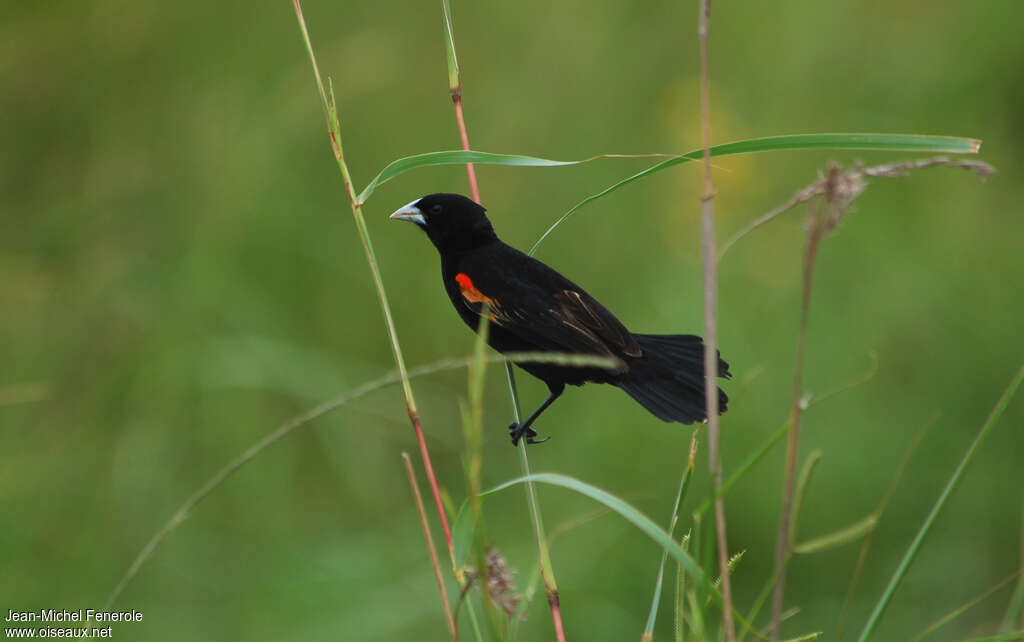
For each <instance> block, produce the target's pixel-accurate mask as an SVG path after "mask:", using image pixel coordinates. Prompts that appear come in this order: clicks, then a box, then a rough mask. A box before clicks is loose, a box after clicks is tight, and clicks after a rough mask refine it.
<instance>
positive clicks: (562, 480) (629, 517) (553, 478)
mask: <svg viewBox="0 0 1024 642" xmlns="http://www.w3.org/2000/svg"><path fill="white" fill-rule="evenodd" d="M531 481H532V482H540V483H544V484H550V485H552V486H561V487H562V488H567V489H569V490H574V491H576V492H577V493H580V494H581V495H584V496H586V497H589V498H591V499H593V500H594V501H596V502H598V503H601V504H604V505H605V506H607V507H608V508H610V509H611V510H613V511H615V512H616V513H618V514H619V515H620V516H621V517H623V518H624V519H625V520H626V521H628V522H630V523H631V524H633V525H634V526H636V527H637V528H639V529H640V530H641V531H642V532H643V533H644V534H645V535H647V536H648V537H650V538H651V539H652V540H654V541H655V543H657V544H658V545H659V546H661V547H662V548H663V549H665V550H667V551H668V553H669V555H671V556H672V557H674V558H675V559H676V561H678V562H679V564H680V565H681V566H682V567H683V568H684V569H686V572H687V573H689V574H690V575H691V576H692V577H693V578H694V580H695V581H696V582H697V585H698V586H699V587H702V588H703V589H704V590H705V591H707V592H708V593H709V594H710V595H711V597H712V599H713V600H714V602H715V603H716V604H719V605H720V604H721V603H722V595H721V593H719V592H718V590H717V589H716V588H715V587H714V586H713V585H712V584H711V581H710V580H709V579H708V576H707V574H705V573H704V570H703V569H702V568H701V567H700V565H699V564H697V562H696V560H694V559H693V557H691V556H690V555H689V554H688V553H687V552H686V551H684V550H683V548H682V547H681V546H680V545H679V544H677V543H676V542H675V541H674V540H673V539H672V537H671V536H670V535H669V534H668V533H667V532H665V531H664V530H662V528H661V527H660V526H658V525H657V524H656V523H655V522H654V520H652V519H651V518H650V517H647V516H646V515H644V514H643V513H641V512H640V511H639V510H637V509H636V508H634V507H633V506H631V505H630V504H628V503H626V502H625V501H623V500H621V499H619V498H618V497H616V496H615V495H612V494H611V493H609V492H608V491H606V490H603V489H600V488H598V487H597V486H593V485H591V484H588V483H586V482H584V481H581V480H579V479H576V478H574V477H569V476H568V475H560V474H558V473H533V474H530V475H525V476H523V477H517V478H515V479H510V480H509V481H507V482H504V483H502V484H499V485H497V486H495V487H494V488H491V489H490V490H487V491H484V492H483V493H481V496H484V497H486V496H488V495H492V494H494V493H497V492H499V491H502V490H505V489H506V488H510V487H512V486H515V485H516V484H523V483H526V482H531ZM733 616H734V617H735V618H736V621H737V622H739V623H740V624H741V625H742V626H743V627H745V628H747V629H751V628H752V626H751V624H750V623H749V622H748V621H747V620H746V618H744V617H743V614H742V613H739V612H736V611H735V609H734V613H733ZM755 634H756V633H755Z"/></svg>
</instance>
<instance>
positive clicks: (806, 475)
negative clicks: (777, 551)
mask: <svg viewBox="0 0 1024 642" xmlns="http://www.w3.org/2000/svg"><path fill="white" fill-rule="evenodd" d="M821 457H822V454H821V451H820V450H817V449H815V450H812V451H811V454H810V455H808V456H807V461H806V462H804V467H803V468H802V469H801V470H800V477H798V478H797V482H796V492H795V493H793V512H792V514H791V515H790V517H789V541H790V542H793V541H794V540H796V537H797V532H798V529H799V527H800V509H801V508H803V505H804V498H805V497H806V496H807V488H808V486H810V484H811V477H812V476H813V475H814V469H815V468H817V466H818V462H819V461H821ZM791 550H792V549H791Z"/></svg>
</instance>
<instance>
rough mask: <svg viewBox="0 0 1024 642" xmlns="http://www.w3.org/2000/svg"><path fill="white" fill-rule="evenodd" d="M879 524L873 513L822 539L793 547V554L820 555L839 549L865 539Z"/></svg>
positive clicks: (818, 538) (816, 538)
mask: <svg viewBox="0 0 1024 642" xmlns="http://www.w3.org/2000/svg"><path fill="white" fill-rule="evenodd" d="M877 524H878V516H877V515H875V514H874V513H872V514H870V515H868V516H867V517H865V518H864V519H862V520H860V521H859V522H855V523H853V524H850V525H849V526H847V527H846V528H841V529H839V530H837V531H835V532H832V533H829V534H828V535H822V536H821V537H815V538H814V539H809V540H807V541H806V542H802V543H800V544H796V545H794V546H793V552H794V553H797V554H798V555H808V554H810V553H820V552H821V551H827V550H829V549H831V548H837V547H839V546H842V545H843V544H848V543H850V542H853V541H856V540H858V539H860V538H861V537H864V536H865V535H867V534H868V533H870V532H871V531H872V530H873V529H874V528H875V525H877Z"/></svg>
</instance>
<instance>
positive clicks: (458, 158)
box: [357, 134, 981, 249]
mask: <svg viewBox="0 0 1024 642" xmlns="http://www.w3.org/2000/svg"><path fill="white" fill-rule="evenodd" d="M980 146H981V141H980V140H977V139H973V138H956V137H952V136H922V135H916V134H796V135H791V136H768V137H765V138H749V139H747V140H739V141H734V142H731V143H723V144H722V145H716V146H715V147H712V148H711V155H712V156H732V155H736V154H753V153H756V152H769V151H781V150H798V149H862V150H879V151H902V152H916V151H919V152H932V153H950V154H971V153H977V151H978V149H979V148H980ZM701 153H702V152H701V151H700V150H695V151H691V152H687V153H685V154H680V155H679V156H673V157H670V158H667V159H666V160H663V161H661V162H660V163H657V164H656V165H653V166H652V167H649V168H647V169H645V170H644V171H642V172H640V173H638V174H634V175H632V176H630V177H628V178H626V179H624V180H622V181H619V182H618V183H615V184H614V185H612V186H611V187H608V188H606V189H604V190H602V191H601V192H599V193H598V194H595V195H594V196H591V197H588V198H586V199H584V200H583V201H581V202H580V203H578V204H577V205H576V206H575V207H573V208H572V209H571V210H570V211H569V212H568V213H566V214H564V215H563V216H562V218H560V219H559V221H558V222H557V223H556V224H555V225H554V226H553V227H552V229H549V230H548V232H545V234H544V236H545V237H546V236H547V235H548V234H550V233H551V232H552V231H553V228H554V227H558V225H560V224H561V222H564V221H565V219H567V218H568V217H569V216H571V214H572V213H574V212H575V211H576V210H578V209H579V208H580V207H582V206H583V205H585V204H587V203H590V202H591V201H594V200H596V199H598V198H601V197H602V196H605V195H607V194H610V193H612V192H614V191H615V190H617V189H618V188H620V187H623V186H624V185H628V184H629V183H632V182H634V181H637V180H640V179H641V178H645V177H647V176H650V175H651V174H655V173H657V172H660V171H662V170H665V169H668V168H670V167H674V166H676V165H679V164H682V163H688V162H690V161H692V160H696V159H699V158H700V156H701ZM652 156H664V154H600V155H597V156H591V157H590V158H584V159H581V160H570V161H560V160H551V159H548V158H539V157H536V156H523V155H518V154H492V153H490V152H478V151H472V150H470V151H464V150H449V151H440V152H427V153H425V154H416V155H414V156H405V157H403V158H399V159H398V160H395V161H392V162H391V163H390V164H388V166H387V167H385V168H384V169H383V170H381V172H380V173H379V174H377V176H375V177H374V178H373V180H371V181H370V183H369V184H368V185H367V186H366V188H365V189H364V190H363V191H362V192H361V193H360V194H359V196H358V198H357V200H358V203H359V204H360V205H361V204H363V203H365V202H366V201H367V200H369V198H370V196H371V195H373V192H374V191H375V190H376V189H377V187H378V186H380V185H382V184H384V183H386V182H388V181H389V180H391V179H393V178H395V177H396V176H399V175H401V174H404V173H405V172H408V171H410V170H413V169H417V168H420V167H434V166H437V165H462V164H464V163H480V164H484V165H506V166H513V167H566V166H569V165H579V164H581V163H587V162H590V161H594V160H598V159H600V158H649V157H652ZM534 249H536V248H534Z"/></svg>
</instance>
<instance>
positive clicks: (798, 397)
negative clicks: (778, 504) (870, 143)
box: [772, 213, 824, 640]
mask: <svg viewBox="0 0 1024 642" xmlns="http://www.w3.org/2000/svg"><path fill="white" fill-rule="evenodd" d="M809 220H810V229H809V230H808V232H807V249H806V251H805V253H804V275H803V294H802V295H801V300H800V333H799V336H798V338H797V348H796V372H795V375H794V376H793V407H792V410H791V415H790V422H789V446H788V447H787V449H786V482H785V490H784V492H783V499H782V513H781V514H780V516H779V534H778V537H777V539H776V542H775V576H776V578H775V588H774V589H773V591H772V640H778V639H779V626H780V625H781V623H782V600H783V595H784V587H785V584H786V561H787V560H788V559H789V548H790V544H789V538H790V532H789V525H790V516H791V514H792V511H793V488H794V480H795V478H796V461H797V452H798V449H799V445H800V417H801V415H802V413H803V410H804V400H803V395H802V393H801V390H802V389H803V374H804V353H805V349H806V345H807V318H808V316H809V314H810V308H811V282H812V279H813V277H814V260H815V258H816V257H817V254H818V243H819V241H821V238H822V234H823V232H824V227H823V224H822V222H821V217H820V216H818V215H817V213H812V214H811V216H810V219H809Z"/></svg>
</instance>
